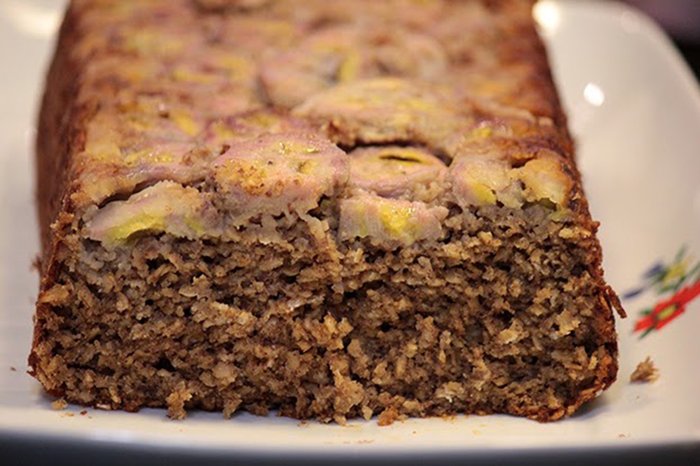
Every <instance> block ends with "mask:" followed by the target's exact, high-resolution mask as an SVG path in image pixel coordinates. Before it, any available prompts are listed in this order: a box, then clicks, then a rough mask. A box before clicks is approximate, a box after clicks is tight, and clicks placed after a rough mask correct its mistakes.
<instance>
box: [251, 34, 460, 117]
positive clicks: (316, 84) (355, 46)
mask: <svg viewBox="0 0 700 466" xmlns="http://www.w3.org/2000/svg"><path fill="white" fill-rule="evenodd" d="M406 50H411V53H406ZM446 66H447V57H446V55H445V52H444V51H443V50H442V46H441V45H440V43H438V42H437V41H436V40H435V39H433V38H431V37H430V36H426V35H423V34H419V33H416V32H411V31H408V30H406V29H404V28H401V27H399V28H396V29H394V30H392V31H391V32H390V33H389V32H387V31H386V30H384V29H383V28H366V27H362V26H361V25H352V26H347V25H343V26H331V27H327V28H325V29H322V30H320V31H318V32H316V33H314V34H312V35H310V36H309V37H308V38H307V39H305V40H303V41H302V42H301V44H300V45H299V46H298V47H295V48H294V49H293V50H290V51H287V52H284V53H282V54H277V55H273V56H271V57H270V58H269V59H267V60H266V61H264V62H263V64H262V68H261V82H262V84H263V87H264V89H265V91H266V93H267V96H268V97H269V98H270V100H271V101H272V103H274V104H275V105H278V106H282V107H294V106H295V105H299V104H301V103H302V102H304V101H305V100H306V99H307V98H309V97H310V96H312V95H313V94H315V93H317V92H319V91H322V90H325V89H327V88H329V87H332V86H334V85H336V84H339V83H345V82H348V81H352V80H355V79H361V78H369V77H376V76H404V77H413V78H420V79H426V80H430V79H433V78H436V77H439V76H441V75H442V74H443V73H444V71H445V69H446Z"/></svg>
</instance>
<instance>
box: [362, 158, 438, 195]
mask: <svg viewBox="0 0 700 466" xmlns="http://www.w3.org/2000/svg"><path fill="white" fill-rule="evenodd" d="M446 173H447V167H446V166H445V164H444V163H443V162H442V161H441V160H440V159H438V158H437V157H435V156H434V155H432V154H430V153H429V152H427V151H425V150H422V149H419V148H414V147H400V146H382V147H370V148H362V149H356V150H354V151H352V152H351V153H350V181H349V184H350V186H351V187H356V188H360V189H364V190H366V191H370V192H374V193H376V194H379V195H380V196H384V197H401V196H404V195H407V194H410V193H415V192H416V191H419V190H420V189H421V188H422V189H425V187H426V186H427V185H429V184H430V183H433V182H437V183H441V181H442V180H443V178H444V176H445V174H446Z"/></svg>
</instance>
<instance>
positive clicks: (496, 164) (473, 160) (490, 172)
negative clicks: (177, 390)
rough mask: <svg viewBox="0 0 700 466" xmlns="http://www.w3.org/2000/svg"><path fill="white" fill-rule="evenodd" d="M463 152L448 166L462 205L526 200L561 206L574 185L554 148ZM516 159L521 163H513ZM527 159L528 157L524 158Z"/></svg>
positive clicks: (517, 203)
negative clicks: (531, 151) (511, 152)
mask: <svg viewBox="0 0 700 466" xmlns="http://www.w3.org/2000/svg"><path fill="white" fill-rule="evenodd" d="M520 157H521V158H520V159H518V157H517V156H516V155H511V160H508V159H506V158H504V157H503V156H502V155H495V154H492V153H487V154H469V155H466V154H462V155H460V156H458V157H457V158H456V159H455V160H454V162H453V164H452V165H451V166H450V170H449V179H450V181H451V182H452V190H453V193H454V195H455V198H456V199H457V202H458V203H459V204H460V205H461V206H462V207H468V206H485V205H493V204H496V203H497V202H500V203H501V204H503V205H504V206H506V207H512V208H519V207H521V206H522V205H523V204H524V203H526V202H540V201H548V202H550V203H552V204H554V205H555V206H556V208H557V209H561V208H564V207H565V206H566V203H567V201H568V199H569V195H570V192H571V189H572V187H573V185H572V182H571V179H570V177H569V176H567V175H566V173H565V172H564V166H563V161H562V159H561V157H560V156H559V155H557V154H556V153H554V152H551V151H547V150H541V151H539V152H538V153H537V154H530V156H529V157H527V158H526V157H525V156H524V155H523V154H520ZM513 160H517V161H518V162H519V163H522V165H521V166H518V167H513V165H512V161H513ZM525 160H527V161H525Z"/></svg>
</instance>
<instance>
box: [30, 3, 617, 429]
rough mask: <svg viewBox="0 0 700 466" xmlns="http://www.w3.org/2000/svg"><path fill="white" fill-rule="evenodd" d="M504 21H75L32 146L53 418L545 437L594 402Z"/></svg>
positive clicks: (523, 40) (527, 65)
mask: <svg viewBox="0 0 700 466" xmlns="http://www.w3.org/2000/svg"><path fill="white" fill-rule="evenodd" d="M531 7H532V2H529V1H524V0H502V1H490V0H489V1H486V0H484V1H479V0H472V1H457V0H431V1H421V2H417V1H412V0H387V1H382V2H376V1H372V0H352V1H351V0H338V1H334V2H328V1H325V0H308V1H304V2H295V1H292V0H262V1H261V0H252V1H251V0H245V1H240V0H238V1H236V0H206V1H205V0H173V1H168V2H159V1H135V0H130V1H122V0H103V1H99V2H96V1H87V0H73V1H72V2H71V3H70V6H69V8H68V11H67V13H66V16H65V20H64V22H63V26H62V28H61V31H60V34H59V38H58V45H57V49H56V52H55V55H54V59H53V62H52V65H51V68H50V70H49V74H48V79H47V83H46V91H45V94H44V100H43V106H42V110H41V115H40V121H39V131H38V141H37V167H38V169H37V176H38V182H37V186H38V204H39V206H38V207H39V218H40V225H41V237H42V250H41V261H40V264H41V265H40V273H41V288H40V292H39V296H38V300H37V306H36V315H35V332H34V341H33V346H32V350H31V354H30V356H29V364H30V366H31V370H32V373H33V375H34V376H35V377H36V378H37V379H38V380H39V381H40V382H41V384H42V385H43V386H44V388H45V389H46V390H47V391H48V392H49V393H50V394H52V395H54V396H57V397H62V398H63V399H65V400H67V401H69V402H73V403H79V404H84V405H93V406H100V407H102V408H108V409H125V410H128V411H135V410H138V409H140V408H142V407H164V408H167V409H168V412H169V415H170V416H171V417H174V418H182V417H184V416H185V414H186V411H187V410H189V409H205V410H219V411H222V412H223V413H224V415H226V416H230V415H232V414H233V413H234V412H236V411H238V410H247V411H249V412H252V413H256V414H265V413H267V412H268V411H269V410H278V411H279V412H280V413H281V414H283V415H287V416H293V417H297V418H315V419H318V420H321V421H324V422H328V421H336V422H341V423H342V422H345V420H346V419H348V418H352V417H364V418H367V419H369V418H371V417H372V416H375V415H376V416H379V422H380V423H382V424H385V423H389V422H391V421H393V420H394V419H397V418H401V417H404V416H435V415H448V414H458V413H466V414H488V413H508V414H513V415H518V416H526V417H530V418H532V419H537V420H540V421H549V420H555V419H559V418H561V417H563V416H566V415H570V414H572V413H573V412H574V411H576V409H577V408H578V407H579V406H581V405H582V404H583V403H584V402H586V401H588V400H591V399H593V398H594V397H595V396H597V395H598V394H599V393H600V392H601V391H602V390H604V389H605V388H607V387H608V386H609V385H610V384H611V383H612V382H613V381H614V380H615V377H616V374H617V341H616V334H615V324H614V316H613V311H614V308H617V309H618V311H619V312H620V313H622V314H623V311H622V309H621V308H620V307H619V302H618V300H617V297H616V296H615V294H614V292H613V291H612V290H611V289H610V288H609V287H608V285H606V283H605V282H604V280H603V272H602V269H601V249H600V245H599V243H598V240H597V239H596V229H597V223H596V222H594V221H593V220H592V219H591V216H590V214H589V211H588V206H587V202H586V198H585V196H584V193H583V190H582V184H581V179H580V175H579V172H578V170H577V167H576V162H575V157H574V152H573V144H572V141H571V138H570V136H569V133H568V131H567V128H566V119H565V116H564V114H563V112H562V110H561V105H560V103H559V101H558V99H557V95H556V91H555V88H554V84H553V82H552V78H551V75H550V71H549V67H548V64H547V59H546V55H545V51H544V48H543V46H542V44H541V42H540V39H539V38H538V36H537V34H536V31H535V28H534V24H533V20H532V17H531Z"/></svg>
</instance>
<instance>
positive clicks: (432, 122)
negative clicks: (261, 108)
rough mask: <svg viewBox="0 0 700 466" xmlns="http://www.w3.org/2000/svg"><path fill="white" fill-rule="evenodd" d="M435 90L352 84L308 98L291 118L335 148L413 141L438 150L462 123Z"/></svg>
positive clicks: (383, 81) (381, 82)
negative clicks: (309, 125)
mask: <svg viewBox="0 0 700 466" xmlns="http://www.w3.org/2000/svg"><path fill="white" fill-rule="evenodd" d="M435 89H436V88H435V87H434V86H433V87H426V86H423V85H421V84H419V83H415V82H411V81H409V80H405V79H398V78H376V79H366V80H359V81H353V82H350V83H348V84H341V85H339V86H335V87H332V88H330V89H328V90H326V91H323V92H320V93H318V94H315V95H313V96H312V97H310V98H309V99H308V100H306V101H305V102H304V103H303V104H301V105H300V106H298V107H296V108H295V109H294V111H293V113H295V114H296V115H299V116H302V117H306V118H309V119H310V120H311V121H312V122H314V123H316V124H318V125H320V126H321V127H323V128H324V129H325V130H326V132H327V133H328V135H329V137H330V138H331V139H332V140H333V141H334V142H336V143H339V144H343V145H348V146H351V145H355V144H357V143H365V144H377V143H391V142H414V143H419V144H423V145H426V146H428V147H429V148H431V149H433V150H437V151H440V150H443V149H444V148H445V144H446V142H447V141H448V140H449V138H450V136H451V135H453V134H454V133H455V132H457V131H458V130H459V129H460V128H463V127H465V125H466V120H467V119H466V117H465V116H464V115H462V114H460V112H459V111H458V110H457V109H456V108H454V107H453V104H452V103H451V102H450V99H449V96H448V95H443V94H441V93H440V91H436V90H435Z"/></svg>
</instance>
